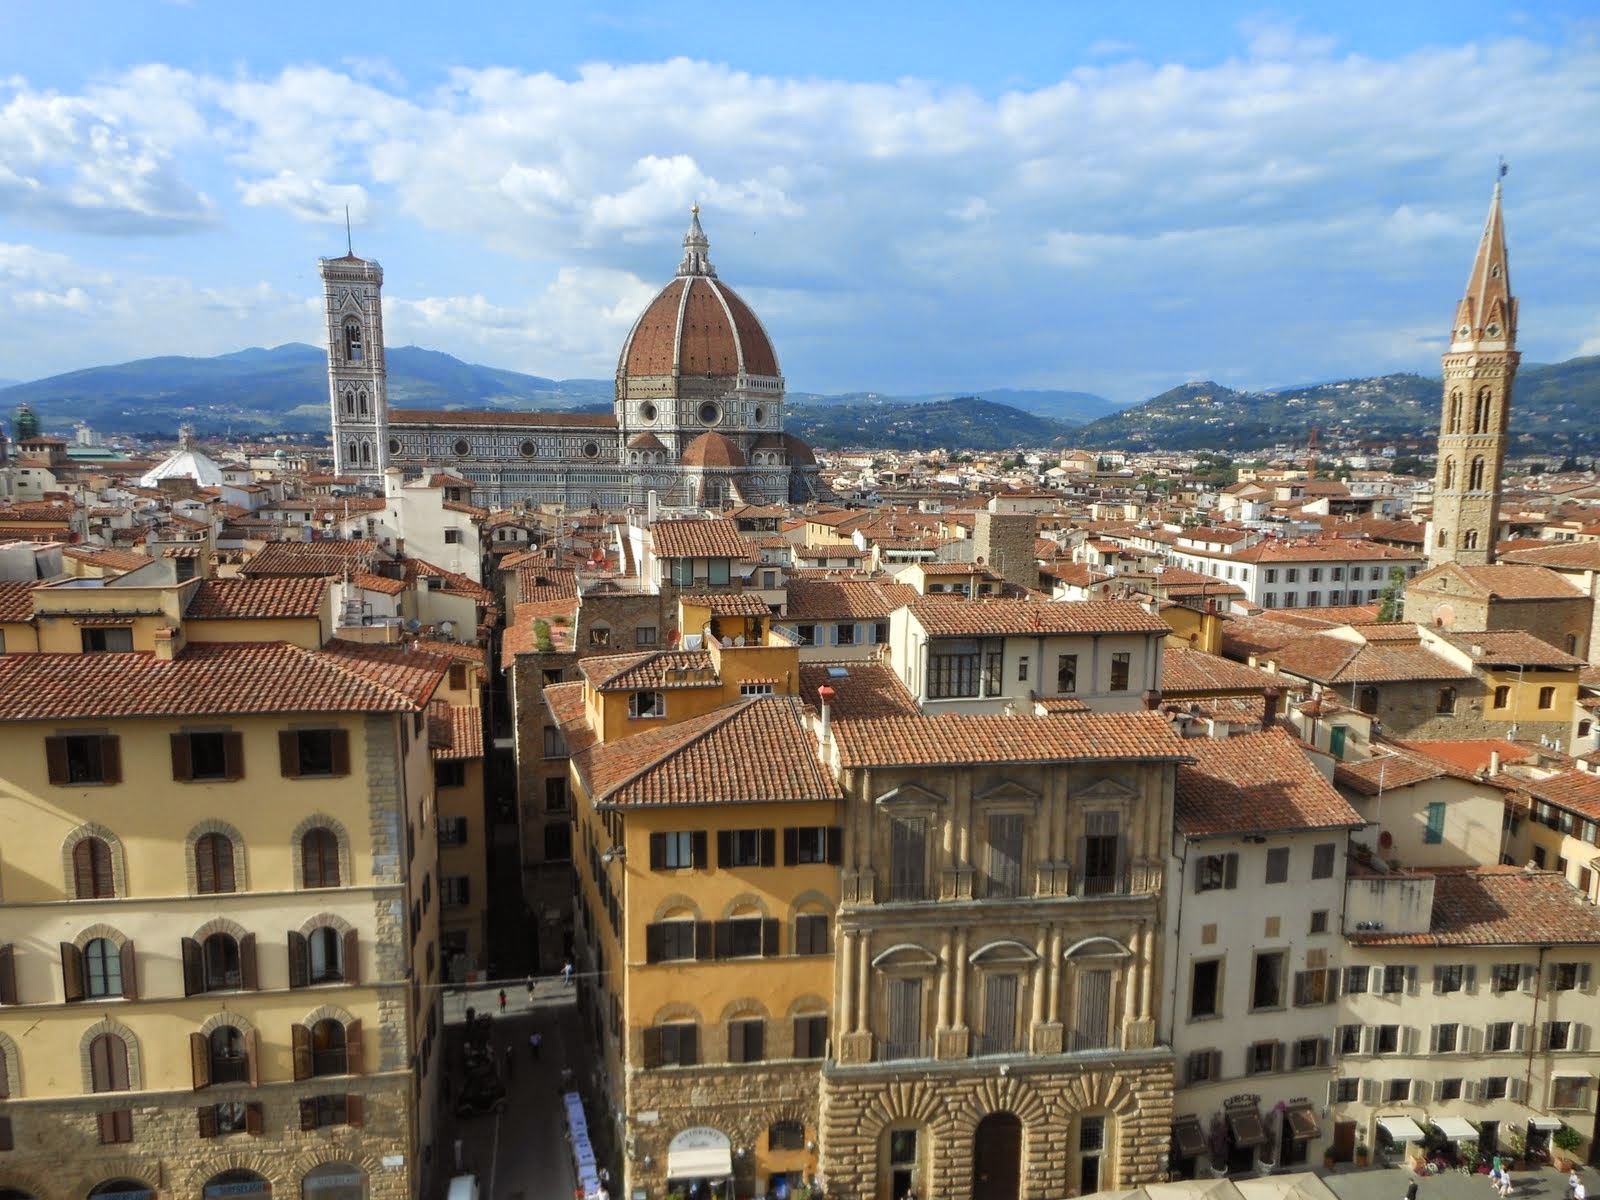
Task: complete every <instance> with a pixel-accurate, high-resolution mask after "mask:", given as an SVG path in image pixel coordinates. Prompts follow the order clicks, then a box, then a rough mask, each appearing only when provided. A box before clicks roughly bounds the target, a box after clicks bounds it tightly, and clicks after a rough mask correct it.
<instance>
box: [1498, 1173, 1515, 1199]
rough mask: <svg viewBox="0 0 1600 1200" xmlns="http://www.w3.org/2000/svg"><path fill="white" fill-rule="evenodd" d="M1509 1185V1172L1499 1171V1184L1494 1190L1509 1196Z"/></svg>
mask: <svg viewBox="0 0 1600 1200" xmlns="http://www.w3.org/2000/svg"><path fill="white" fill-rule="evenodd" d="M1511 1187H1512V1184H1511V1172H1510V1171H1507V1170H1502V1171H1501V1172H1500V1186H1499V1188H1497V1189H1496V1190H1497V1191H1499V1193H1500V1195H1501V1196H1509V1195H1511Z"/></svg>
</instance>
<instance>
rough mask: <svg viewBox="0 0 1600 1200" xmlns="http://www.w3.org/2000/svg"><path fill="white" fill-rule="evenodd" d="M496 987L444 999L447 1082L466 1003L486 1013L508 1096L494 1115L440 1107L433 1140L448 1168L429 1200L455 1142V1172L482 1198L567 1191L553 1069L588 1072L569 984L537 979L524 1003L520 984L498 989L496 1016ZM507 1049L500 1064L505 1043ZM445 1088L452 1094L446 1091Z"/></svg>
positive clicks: (537, 1198)
mask: <svg viewBox="0 0 1600 1200" xmlns="http://www.w3.org/2000/svg"><path fill="white" fill-rule="evenodd" d="M499 990H500V989H499V988H498V986H495V987H488V988H484V989H481V990H474V991H471V992H466V993H455V994H452V995H449V996H447V997H446V999H445V1013H444V1015H445V1028H446V1031H447V1035H446V1052H447V1053H448V1054H449V1055H450V1058H449V1060H448V1061H449V1063H450V1068H451V1071H452V1084H453V1086H459V1076H460V1072H459V1069H458V1068H457V1064H458V1063H459V1061H460V1046H461V1039H462V1034H463V1030H464V1026H465V1019H466V1016H465V1015H466V1008H467V1006H468V1005H469V1004H470V1005H471V1006H472V1007H473V1008H475V1009H476V1010H477V1011H479V1012H489V1013H493V1014H495V1015H494V1022H493V1030H492V1033H491V1035H490V1037H491V1043H492V1045H493V1047H494V1052H495V1055H496V1061H497V1062H498V1063H499V1064H500V1067H501V1076H502V1078H503V1079H505V1081H506V1092H507V1097H508V1099H509V1100H510V1104H509V1105H508V1107H507V1109H506V1112H505V1113H504V1114H503V1115H500V1116H495V1115H493V1114H485V1115H483V1116H478V1117H464V1118H461V1119H459V1120H458V1119H457V1118H456V1117H455V1115H454V1110H453V1108H451V1107H450V1106H445V1111H446V1115H445V1116H444V1118H443V1120H442V1122H441V1128H440V1131H439V1134H440V1136H439V1140H438V1143H437V1144H438V1145H439V1146H440V1148H441V1150H442V1152H443V1153H444V1154H445V1155H446V1158H447V1164H446V1165H447V1166H448V1167H449V1169H447V1170H444V1171H441V1172H440V1173H439V1175H438V1177H437V1178H438V1186H437V1187H436V1188H435V1189H434V1198H433V1200H443V1197H444V1195H445V1192H446V1189H447V1188H448V1186H449V1181H450V1177H451V1176H452V1175H454V1174H457V1173H458V1172H457V1171H456V1170H455V1169H454V1147H455V1142H456V1139H457V1138H460V1140H461V1159H462V1172H466V1173H471V1174H475V1175H477V1177H478V1187H479V1191H480V1195H481V1197H482V1200H567V1198H568V1197H571V1195H572V1193H573V1188H574V1185H575V1181H574V1179H573V1173H572V1166H571V1159H570V1155H569V1153H568V1149H567V1141H566V1125H565V1121H564V1118H563V1115H562V1108H561V1072H562V1069H563V1068H571V1070H572V1072H573V1075H574V1077H576V1078H578V1079H583V1078H585V1077H587V1075H588V1070H589V1068H588V1062H587V1057H588V1056H587V1050H586V1044H585V1042H584V1040H583V1032H582V1030H581V1029H580V1027H579V1023H578V1013H577V1006H576V1003H575V1001H574V996H575V992H576V989H574V988H572V987H568V986H564V985H563V984H562V982H561V980H560V979H549V978H544V979H540V980H538V981H537V983H536V985H535V994H534V999H533V1001H532V1003H531V1004H530V1003H529V1001H528V993H527V989H526V987H525V986H524V985H523V984H522V983H520V982H519V983H517V984H516V985H515V986H510V987H507V988H506V1011H505V1015H504V1016H501V1015H499V1000H498V996H499ZM535 1030H537V1031H538V1032H539V1034H540V1036H541V1037H542V1039H543V1045H542V1046H541V1049H540V1055H539V1057H538V1058H537V1059H535V1058H534V1057H533V1055H532V1053H531V1051H530V1050H529V1048H528V1036H529V1034H531V1033H533V1032H534V1031H535ZM507 1047H510V1049H511V1059H510V1070H509V1071H507V1070H506V1066H507V1062H506V1048H507ZM452 1094H453V1093H452Z"/></svg>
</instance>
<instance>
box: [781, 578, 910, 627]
mask: <svg viewBox="0 0 1600 1200" xmlns="http://www.w3.org/2000/svg"><path fill="white" fill-rule="evenodd" d="M916 598H917V590H916V589H915V588H913V587H910V586H909V585H907V584H903V583H892V582H889V581H888V580H876V579H793V580H790V581H789V587H788V606H787V608H786V609H785V613H786V615H785V617H784V619H785V620H787V621H807V620H843V621H881V620H885V619H887V618H888V616H889V614H890V613H892V612H894V610H895V609H897V608H903V607H904V606H905V605H907V604H909V603H911V602H912V601H913V600H915V599H916Z"/></svg>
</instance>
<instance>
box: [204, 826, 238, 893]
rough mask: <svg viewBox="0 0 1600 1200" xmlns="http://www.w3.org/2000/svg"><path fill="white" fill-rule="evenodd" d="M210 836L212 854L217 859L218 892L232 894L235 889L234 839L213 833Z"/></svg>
mask: <svg viewBox="0 0 1600 1200" xmlns="http://www.w3.org/2000/svg"><path fill="white" fill-rule="evenodd" d="M208 836H209V837H210V839H211V853H212V854H213V856H215V858H216V866H217V891H219V892H231V891H233V890H234V888H235V885H234V874H233V839H232V838H230V837H228V836H227V835H226V834H222V833H213V834H209V835H208Z"/></svg>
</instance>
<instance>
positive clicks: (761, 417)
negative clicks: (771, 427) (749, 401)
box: [753, 404, 767, 425]
mask: <svg viewBox="0 0 1600 1200" xmlns="http://www.w3.org/2000/svg"><path fill="white" fill-rule="evenodd" d="M753 415H754V417H755V422H756V424H757V425H764V424H766V421H767V410H766V409H764V408H762V407H761V406H760V405H759V404H758V405H756V411H755V413H754V414H753Z"/></svg>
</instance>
